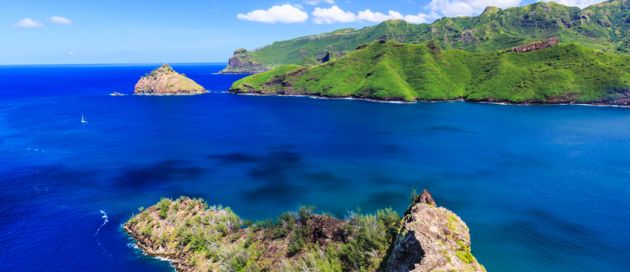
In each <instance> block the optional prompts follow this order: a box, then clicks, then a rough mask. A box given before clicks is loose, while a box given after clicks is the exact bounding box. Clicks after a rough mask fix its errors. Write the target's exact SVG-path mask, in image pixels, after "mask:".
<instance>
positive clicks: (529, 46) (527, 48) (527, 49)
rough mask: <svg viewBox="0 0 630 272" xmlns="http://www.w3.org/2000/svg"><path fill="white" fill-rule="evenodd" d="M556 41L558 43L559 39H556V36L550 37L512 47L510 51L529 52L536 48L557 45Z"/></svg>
mask: <svg viewBox="0 0 630 272" xmlns="http://www.w3.org/2000/svg"><path fill="white" fill-rule="evenodd" d="M558 43H560V39H558V37H551V38H549V39H546V40H544V41H539V42H533V43H528V44H526V45H522V46H517V47H514V48H512V52H520V53H523V52H531V51H536V50H540V49H545V48H549V47H552V46H556V45H558Z"/></svg>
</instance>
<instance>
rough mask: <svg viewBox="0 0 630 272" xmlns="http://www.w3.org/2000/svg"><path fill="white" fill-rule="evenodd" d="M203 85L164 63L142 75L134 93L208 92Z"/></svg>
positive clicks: (182, 93)
mask: <svg viewBox="0 0 630 272" xmlns="http://www.w3.org/2000/svg"><path fill="white" fill-rule="evenodd" d="M206 92H207V91H206V89H204V88H203V87H202V86H201V85H199V84H197V82H195V81H193V80H192V79H190V78H188V77H186V76H185V75H183V74H180V73H177V72H176V71H175V70H173V68H171V66H169V65H168V64H164V65H162V66H160V67H159V68H157V69H155V70H153V71H151V73H149V74H147V75H145V76H144V77H142V78H141V79H140V80H139V81H138V83H136V86H135V88H134V92H133V93H134V95H196V94H203V93H206Z"/></svg>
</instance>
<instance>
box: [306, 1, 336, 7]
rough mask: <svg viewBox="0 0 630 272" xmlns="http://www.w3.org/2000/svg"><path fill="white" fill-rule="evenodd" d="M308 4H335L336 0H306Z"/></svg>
mask: <svg viewBox="0 0 630 272" xmlns="http://www.w3.org/2000/svg"><path fill="white" fill-rule="evenodd" d="M304 2H305V3H306V4H307V5H311V6H317V5H319V4H321V3H326V4H330V5H332V4H335V0H306V1H304Z"/></svg>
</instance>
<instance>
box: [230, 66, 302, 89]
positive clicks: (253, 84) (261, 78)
mask: <svg viewBox="0 0 630 272" xmlns="http://www.w3.org/2000/svg"><path fill="white" fill-rule="evenodd" d="M300 68H302V67H301V66H299V65H284V66H280V67H278V68H275V69H273V70H270V71H267V72H263V73H259V74H255V75H252V76H248V77H244V78H242V79H240V80H238V81H236V82H234V83H233V85H232V88H238V89H243V90H250V91H251V89H260V88H262V86H263V85H265V84H266V83H267V82H270V81H272V80H273V79H275V78H276V77H278V76H284V75H285V74H287V73H289V72H292V71H296V70H299V69H300ZM280 90H281V89H274V92H275V91H280Z"/></svg>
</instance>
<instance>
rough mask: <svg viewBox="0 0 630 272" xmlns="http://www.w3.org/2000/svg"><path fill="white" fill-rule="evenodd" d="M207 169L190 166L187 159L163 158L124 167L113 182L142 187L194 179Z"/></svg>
mask: <svg viewBox="0 0 630 272" xmlns="http://www.w3.org/2000/svg"><path fill="white" fill-rule="evenodd" d="M207 171H208V169H206V168H202V167H197V166H191V164H190V162H187V161H183V160H165V161H162V162H158V163H155V164H151V165H148V166H144V167H130V168H127V169H124V170H122V172H123V173H122V174H121V175H120V176H118V177H116V178H115V180H114V183H115V184H116V185H118V186H122V187H126V188H143V187H145V186H148V185H152V184H161V183H163V182H164V181H182V180H196V179H198V178H200V177H201V176H202V175H203V174H205V173H206V172H207Z"/></svg>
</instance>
